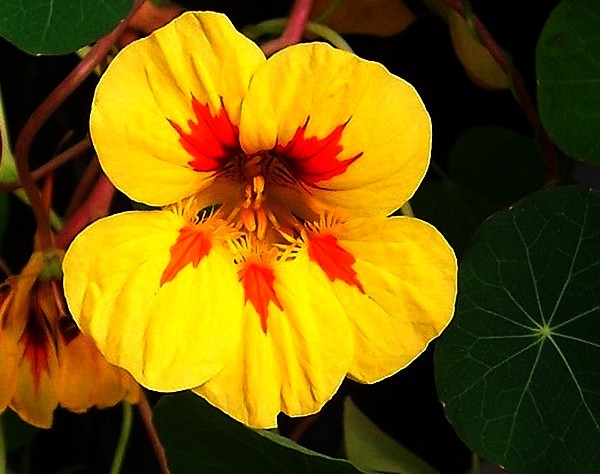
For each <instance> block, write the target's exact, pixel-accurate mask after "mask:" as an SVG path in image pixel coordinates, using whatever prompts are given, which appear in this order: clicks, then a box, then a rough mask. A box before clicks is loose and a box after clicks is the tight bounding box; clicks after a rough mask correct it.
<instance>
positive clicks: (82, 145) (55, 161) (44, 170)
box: [0, 137, 92, 193]
mask: <svg viewBox="0 0 600 474" xmlns="http://www.w3.org/2000/svg"><path fill="white" fill-rule="evenodd" d="M91 147H92V142H90V139H89V138H88V137H86V138H84V139H83V140H81V141H79V142H77V143H75V145H73V146H71V147H70V148H67V149H66V150H65V151H63V152H62V153H59V154H58V155H56V156H55V157H54V158H52V159H51V160H50V161H48V162H47V163H44V164H43V165H42V166H40V167H39V168H36V169H35V170H33V171H32V172H31V177H32V178H33V180H34V181H38V180H39V179H41V178H43V177H44V176H46V175H47V174H49V173H52V172H53V171H54V170H56V169H57V168H59V167H61V166H62V165H64V164H65V163H67V162H68V161H70V160H72V159H73V158H76V157H78V156H80V155H81V154H82V153H84V152H86V151H87V150H89V149H90V148H91ZM21 186H22V184H21V181H20V180H17V181H12V182H10V183H0V193H8V192H11V191H14V190H15V189H18V188H20V187H21Z"/></svg>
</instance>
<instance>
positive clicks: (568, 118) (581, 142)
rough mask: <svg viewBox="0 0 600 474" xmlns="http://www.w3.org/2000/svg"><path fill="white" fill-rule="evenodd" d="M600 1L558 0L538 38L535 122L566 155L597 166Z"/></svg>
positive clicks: (599, 149) (599, 154)
mask: <svg viewBox="0 0 600 474" xmlns="http://www.w3.org/2000/svg"><path fill="white" fill-rule="evenodd" d="M599 24H600V2H598V0H563V1H562V2H561V3H559V4H558V6H557V7H556V8H555V9H554V11H553V12H552V14H551V15H550V17H549V19H548V21H547V22H546V25H545V26H544V29H543V31H542V34H541V36H540V39H539V42H538V46H537V52H536V64H537V65H536V67H537V77H538V84H539V86H538V103H539V109H540V118H541V120H542V123H543V124H544V126H545V128H546V130H547V131H548V134H549V135H550V136H551V137H552V139H553V140H554V141H555V142H556V143H557V145H558V146H559V147H560V148H561V149H562V150H563V151H564V152H565V153H567V154H568V155H570V156H572V157H574V158H578V159H581V160H585V161H589V162H591V163H594V164H596V165H600V113H598V111H599V110H600V28H599V27H598V25H599Z"/></svg>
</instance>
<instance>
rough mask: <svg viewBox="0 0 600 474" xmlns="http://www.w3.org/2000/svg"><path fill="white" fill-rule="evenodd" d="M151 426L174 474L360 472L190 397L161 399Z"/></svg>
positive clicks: (197, 398) (170, 396)
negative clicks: (258, 430)
mask: <svg viewBox="0 0 600 474" xmlns="http://www.w3.org/2000/svg"><path fill="white" fill-rule="evenodd" d="M154 422H155V424H156V428H157V430H158V433H159V436H160V439H161V441H162V443H163V446H164V448H165V451H166V453H167V459H168V462H169V467H170V469H171V473H172V474H182V473H193V474H195V473H198V472H219V473H232V474H239V473H240V472H277V473H282V474H288V473H290V474H295V473H298V474H300V473H303V474H308V473H312V474H314V473H323V474H325V473H331V474H359V473H360V472H361V471H360V470H358V469H357V468H356V467H354V466H353V465H352V464H350V463H349V462H348V461H345V460H340V459H334V458H330V457H327V456H324V455H322V454H319V453H316V452H314V451H310V450H308V449H306V448H303V447H301V446H299V445H297V444H295V443H293V442H292V441H290V440H288V439H285V438H282V437H281V436H278V435H276V434H274V433H270V432H266V431H265V432H257V431H254V430H251V429H250V428H247V427H245V426H244V425H242V424H240V423H238V422H237V421H234V420H233V419H232V418H230V417H229V416H227V415H225V414H224V413H222V412H221V411H220V410H218V409H216V408H214V407H212V406H211V405H210V404H209V403H208V402H206V401H205V400H204V399H202V398H200V397H198V396H197V395H194V394H193V393H191V392H189V393H180V394H175V395H167V396H164V397H163V398H162V399H161V400H160V401H159V402H158V404H157V405H156V408H155V410H154ZM274 441H275V442H274Z"/></svg>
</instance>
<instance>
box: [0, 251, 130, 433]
mask: <svg viewBox="0 0 600 474" xmlns="http://www.w3.org/2000/svg"><path fill="white" fill-rule="evenodd" d="M57 259H60V255H59V254H58V253H57V254H55V255H50V256H44V255H43V254H42V253H39V252H36V253H34V254H33V255H32V257H31V259H30V260H29V262H28V263H27V265H26V266H25V268H24V269H23V272H22V273H21V274H20V275H19V276H16V277H9V279H8V280H7V281H6V283H4V284H3V285H2V286H0V360H2V363H1V364H0V381H1V383H0V412H2V411H4V410H5V409H6V407H7V406H9V407H10V408H12V409H13V410H14V411H15V412H17V413H18V414H19V416H20V417H21V418H22V419H23V420H25V421H26V422H28V423H31V424H32V425H35V426H38V427H40V428H49V427H50V426H51V425H52V415H53V412H54V409H55V408H56V407H57V406H58V405H59V404H60V405H61V406H62V407H64V408H66V409H68V410H71V411H74V412H83V411H86V410H87V409H88V408H90V407H92V406H97V407H99V408H103V407H108V406H112V405H114V404H116V403H118V402H120V401H121V400H123V399H125V400H127V401H129V402H136V401H137V399H138V396H139V386H138V385H137V384H136V383H135V381H134V380H133V379H132V378H131V377H130V376H129V375H128V374H127V373H126V372H125V371H124V370H122V369H120V368H118V367H114V366H111V365H109V364H108V363H107V362H106V361H105V360H104V359H103V357H102V355H101V354H100V353H99V352H98V349H97V348H96V347H95V346H94V343H93V342H92V341H91V340H90V339H89V338H88V337H87V336H84V335H83V334H81V332H79V330H78V329H77V327H76V326H75V324H74V322H73V320H72V319H71V317H70V316H69V315H68V314H66V312H64V311H63V308H65V304H64V301H63V299H62V294H61V290H60V282H59V281H58V280H56V279H54V278H51V277H48V276H46V275H45V274H44V271H45V268H47V264H49V263H50V264H52V261H53V260H54V261H56V260H57ZM58 265H60V264H58ZM57 268H59V267H57Z"/></svg>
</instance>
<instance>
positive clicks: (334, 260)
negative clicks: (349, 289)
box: [308, 234, 365, 293]
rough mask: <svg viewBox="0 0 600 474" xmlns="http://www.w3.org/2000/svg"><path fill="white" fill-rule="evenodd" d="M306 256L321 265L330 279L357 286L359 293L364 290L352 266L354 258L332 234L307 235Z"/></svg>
mask: <svg viewBox="0 0 600 474" xmlns="http://www.w3.org/2000/svg"><path fill="white" fill-rule="evenodd" d="M308 257H309V258H310V259H311V260H312V261H313V262H315V263H316V264H317V265H319V266H320V267H321V269H322V270H323V271H324V272H325V274H326V275H327V277H328V278H329V279H330V280H331V281H334V280H342V281H344V282H346V283H347V284H348V285H351V286H355V287H356V288H358V289H359V290H360V292H361V293H364V292H365V290H364V289H363V286H362V284H361V283H360V281H358V278H357V276H356V272H355V271H354V269H353V268H352V265H353V264H354V262H356V259H355V258H354V256H353V255H352V254H351V253H350V252H348V251H347V250H344V249H343V248H342V247H340V246H339V244H338V243H337V239H336V238H335V237H334V236H333V235H331V234H316V235H314V236H311V237H309V239H308Z"/></svg>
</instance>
